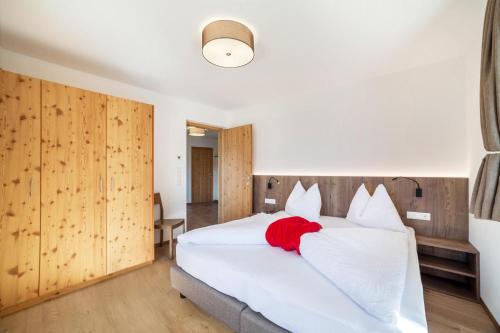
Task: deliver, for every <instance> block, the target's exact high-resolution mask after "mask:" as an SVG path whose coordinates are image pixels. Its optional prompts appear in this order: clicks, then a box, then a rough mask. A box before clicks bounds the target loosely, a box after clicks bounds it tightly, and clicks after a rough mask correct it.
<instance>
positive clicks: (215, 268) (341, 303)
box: [177, 217, 427, 333]
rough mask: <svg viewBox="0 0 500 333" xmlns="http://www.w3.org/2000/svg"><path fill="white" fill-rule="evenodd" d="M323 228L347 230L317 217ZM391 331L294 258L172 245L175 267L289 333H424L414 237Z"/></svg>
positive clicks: (263, 249)
mask: <svg viewBox="0 0 500 333" xmlns="http://www.w3.org/2000/svg"><path fill="white" fill-rule="evenodd" d="M319 222H320V223H321V224H322V225H323V226H324V227H331V228H338V227H350V226H352V225H351V224H350V223H349V222H348V221H347V220H345V219H341V218H333V217H322V218H321V220H320V221H319ZM409 231H410V237H409V239H410V241H409V244H408V246H409V263H408V270H407V276H406V284H405V291H404V295H403V299H402V304H401V317H400V319H399V321H398V323H397V324H396V325H390V324H386V323H383V322H381V321H379V320H378V319H376V318H374V317H372V316H371V315H369V314H368V313H366V312H365V311H364V310H363V309H362V308H360V307H359V306H358V305H357V304H356V303H355V302H353V301H352V300H351V299H350V298H349V297H348V296H347V295H346V294H344V293H343V292H342V291H341V290H339V289H338V288H337V287H336V286H335V285H334V284H333V283H331V282H330V281H329V280H327V279H326V278H325V277H324V276H323V275H322V274H321V273H319V272H318V271H316V270H315V269H314V268H313V267H312V266H310V265H309V264H308V263H307V262H306V261H305V260H304V259H302V257H301V256H300V255H298V254H297V253H295V252H285V251H283V250H282V249H279V248H273V247H270V246H268V245H193V244H179V245H177V264H178V265H179V266H180V267H181V268H182V269H183V270H184V271H186V272H187V273H189V274H191V275H192V276H193V277H195V278H197V279H199V280H201V281H203V282H205V283H206V284H208V285H209V286H211V287H212V288H214V289H216V290H218V291H220V292H222V293H224V294H226V295H229V296H232V297H235V298H236V299H238V300H240V301H241V302H244V303H246V304H247V305H248V306H249V307H250V308H251V309H252V310H254V311H256V312H260V313H261V314H262V315H263V316H264V317H266V318H267V319H269V320H270V321H272V322H274V323H276V324H277V325H279V326H281V327H283V328H285V329H287V330H289V331H291V332H298V333H300V332H346V333H347V332H412V333H419V332H427V323H426V318H425V309H424V300H423V290H422V283H421V280H420V272H419V266H418V257H417V253H416V244H415V236H414V231H413V229H409Z"/></svg>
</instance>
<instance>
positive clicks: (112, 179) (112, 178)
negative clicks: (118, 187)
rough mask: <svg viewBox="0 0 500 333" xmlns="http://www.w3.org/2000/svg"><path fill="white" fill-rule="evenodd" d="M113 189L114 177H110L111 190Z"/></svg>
mask: <svg viewBox="0 0 500 333" xmlns="http://www.w3.org/2000/svg"><path fill="white" fill-rule="evenodd" d="M114 189H115V178H114V177H111V192H113V190H114Z"/></svg>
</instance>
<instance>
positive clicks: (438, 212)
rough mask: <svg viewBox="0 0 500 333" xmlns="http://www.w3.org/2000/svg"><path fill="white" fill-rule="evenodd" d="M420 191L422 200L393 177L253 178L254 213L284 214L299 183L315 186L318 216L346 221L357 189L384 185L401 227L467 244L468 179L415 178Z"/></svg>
mask: <svg viewBox="0 0 500 333" xmlns="http://www.w3.org/2000/svg"><path fill="white" fill-rule="evenodd" d="M271 176H273V177H275V178H277V179H278V180H279V181H280V184H276V183H273V189H272V190H267V181H268V179H269V177H271ZM415 179H416V180H417V181H418V182H419V183H420V186H421V187H422V189H423V193H424V195H423V197H422V198H417V197H415V184H414V183H413V182H411V181H408V180H405V179H399V180H396V181H393V180H392V177H337V176H279V175H256V176H254V193H253V195H254V208H253V209H254V212H260V211H265V210H267V209H270V208H271V209H274V210H283V209H284V208H285V204H286V200H287V198H288V195H289V194H290V192H291V191H292V189H293V187H294V186H295V184H296V183H297V181H298V180H300V181H301V182H302V184H303V185H304V187H305V188H306V189H307V188H309V186H311V185H312V184H314V183H318V185H319V189H320V192H321V200H322V208H321V215H328V216H339V217H345V216H346V215H347V211H348V209H349V205H350V203H351V200H352V197H353V196H354V194H355V193H356V190H357V189H358V187H359V186H360V185H361V184H362V183H365V185H366V188H367V189H368V191H369V192H370V193H372V194H373V191H374V190H375V188H376V186H377V185H378V184H384V185H385V187H386V188H387V191H388V192H389V195H390V196H391V199H392V200H393V202H394V205H395V206H396V208H397V210H398V212H399V214H400V216H401V219H402V220H403V223H404V224H406V225H408V226H411V227H412V228H414V229H415V232H416V234H417V235H422V236H432V237H440V238H449V239H457V240H467V239H468V236H469V223H468V210H467V208H468V205H467V200H468V181H467V178H439V177H436V178H431V177H415ZM265 197H268V198H274V199H276V205H272V206H270V205H269V206H266V205H265V204H264V198H265ZM407 211H418V212H428V213H431V219H432V221H430V222H429V221H417V220H409V219H407V218H406V212H407Z"/></svg>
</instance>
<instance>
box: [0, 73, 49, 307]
mask: <svg viewBox="0 0 500 333" xmlns="http://www.w3.org/2000/svg"><path fill="white" fill-rule="evenodd" d="M39 246H40V80H37V79H33V78H30V77H26V76H22V75H18V74H15V73H10V72H6V71H3V70H0V309H3V308H5V307H8V306H11V305H15V304H17V303H21V302H23V301H26V300H29V299H31V298H34V297H37V296H38V268H39V250H40V248H39Z"/></svg>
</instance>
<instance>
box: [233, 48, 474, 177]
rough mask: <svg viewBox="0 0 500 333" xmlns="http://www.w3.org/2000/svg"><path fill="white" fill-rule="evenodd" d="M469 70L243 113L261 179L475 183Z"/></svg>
mask: <svg viewBox="0 0 500 333" xmlns="http://www.w3.org/2000/svg"><path fill="white" fill-rule="evenodd" d="M464 77H465V63H464V59H463V58H457V59H451V60H447V61H443V62H440V63H436V64H432V65H429V66H425V67H420V68H415V69H412V70H410V71H405V72H401V73H395V74H391V75H387V76H383V77H378V78H375V79H372V80H369V81H364V82H359V83H356V84H353V85H350V86H346V87H342V88H338V89H329V88H328V87H322V88H318V90H320V91H318V92H316V93H308V94H304V95H300V96H294V97H293V98H286V99H280V100H275V101H271V102H269V103H266V104H262V105H257V106H253V107H250V108H246V109H241V110H239V111H237V113H235V114H234V115H233V124H243V123H252V124H253V125H254V172H255V173H257V174H266V173H267V174H269V173H276V174H300V175H351V176H355V175H365V176H366V175H370V176H397V175H407V176H466V177H467V176H468V163H467V158H466V145H467V138H466V136H465V133H466V129H467V125H466V110H465V97H464V95H465V84H464V82H465V80H464Z"/></svg>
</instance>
